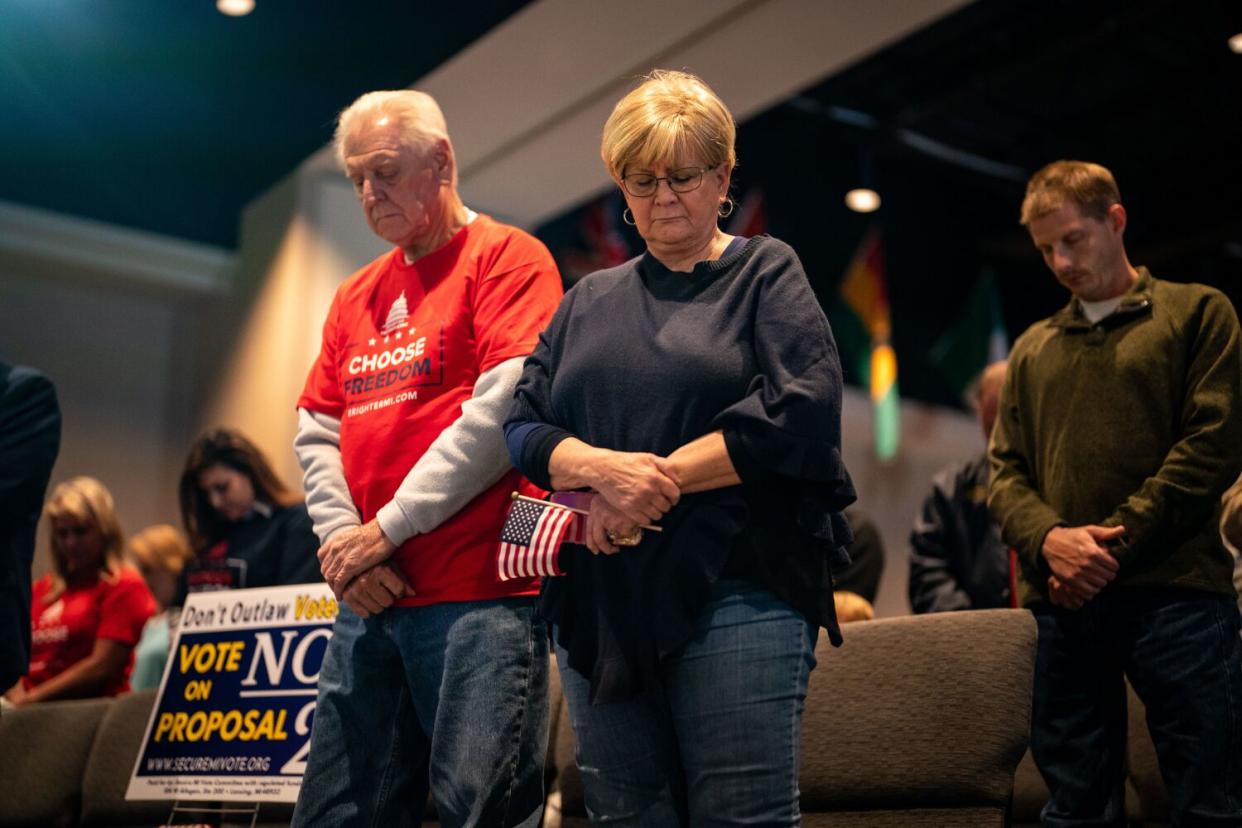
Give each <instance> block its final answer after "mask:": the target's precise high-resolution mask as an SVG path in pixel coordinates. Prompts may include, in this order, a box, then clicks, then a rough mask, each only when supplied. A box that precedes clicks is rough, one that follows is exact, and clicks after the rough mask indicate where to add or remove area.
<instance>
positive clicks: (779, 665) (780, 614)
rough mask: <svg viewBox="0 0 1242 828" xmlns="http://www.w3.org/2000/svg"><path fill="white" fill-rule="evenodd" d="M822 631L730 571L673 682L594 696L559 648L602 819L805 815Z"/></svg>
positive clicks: (670, 661)
mask: <svg viewBox="0 0 1242 828" xmlns="http://www.w3.org/2000/svg"><path fill="white" fill-rule="evenodd" d="M817 634H818V630H817V629H816V628H815V627H813V626H811V625H810V624H809V623H807V621H806V619H805V618H803V617H802V616H801V615H800V614H798V613H797V612H796V611H795V610H794V609H792V608H791V607H790V606H789V605H788V604H785V603H784V602H782V601H780V600H778V599H777V598H776V597H775V596H773V595H772V594H771V593H770V592H768V591H766V590H763V589H760V588H758V587H756V586H754V585H752V584H749V583H747V582H745V581H739V580H721V581H718V582H717V583H716V584H715V585H714V587H713V593H712V600H711V602H710V603H709V604H708V605H707V606H706V607H705V608H704V609H703V611H702V613H700V615H699V618H698V623H697V634H696V636H695V638H694V639H692V640H691V641H690V642H689V643H687V644H686V645H685V646H684V647H683V648H682V649H681V650H680V651H679V652H677V653H675V654H674V655H671V656H669V657H667V658H666V659H665V660H664V661H663V663H662V664H661V678H662V683H663V686H662V687H661V688H660V690H659V691H650V690H649V691H647V692H645V693H644V694H643V695H641V696H639V697H638V698H636V699H633V700H631V701H627V702H622V703H619V704H605V705H591V704H590V702H589V701H588V700H587V699H588V691H589V687H590V683H589V681H588V680H587V679H586V678H584V677H583V676H582V675H581V674H579V673H577V672H575V671H574V670H572V669H570V668H569V667H568V665H567V664H566V654H565V652H564V650H562V649H560V648H559V647H558V648H557V654H556V655H557V661H558V663H559V665H560V670H561V685H562V687H563V688H564V691H565V700H566V701H567V702H568V704H569V715H570V719H571V721H572V722H573V726H574V733H575V735H576V736H577V740H578V754H577V761H578V767H579V769H580V770H581V771H582V778H583V785H584V788H585V795H586V806H587V811H588V813H589V814H590V816H591V822H592V823H593V824H595V825H607V826H631V825H632V826H676V825H694V826H696V828H697V827H698V826H716V825H740V824H747V825H765V826H776V825H797V824H798V822H799V819H800V814H799V809H798V748H799V741H800V736H801V723H802V708H803V703H804V701H805V700H806V688H807V680H808V678H809V677H810V674H811V670H812V669H814V667H815V638H816V635H817Z"/></svg>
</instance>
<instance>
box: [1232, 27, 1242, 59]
mask: <svg viewBox="0 0 1242 828" xmlns="http://www.w3.org/2000/svg"><path fill="white" fill-rule="evenodd" d="M1229 48H1230V49H1231V50H1232V51H1233V52H1235V53H1236V54H1239V55H1242V32H1238V33H1237V34H1236V35H1234V36H1233V37H1231V38H1229Z"/></svg>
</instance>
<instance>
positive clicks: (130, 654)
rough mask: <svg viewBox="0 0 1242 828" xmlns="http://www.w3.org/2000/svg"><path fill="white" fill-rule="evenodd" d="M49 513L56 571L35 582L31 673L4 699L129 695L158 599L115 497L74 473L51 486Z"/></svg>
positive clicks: (25, 700)
mask: <svg viewBox="0 0 1242 828" xmlns="http://www.w3.org/2000/svg"><path fill="white" fill-rule="evenodd" d="M43 515H44V517H45V518H46V520H47V523H48V540H49V542H50V545H51V552H52V556H51V557H52V571H51V572H50V573H48V574H47V575H44V576H43V577H42V578H40V579H39V580H37V581H35V584H34V590H33V596H32V601H31V608H30V609H31V613H30V614H31V628H32V629H31V648H30V670H29V671H28V672H27V673H26V675H25V676H23V677H22V680H21V681H20V682H19V683H18V684H16V685H15V686H14V687H12V688H11V689H10V690H9V692H8V693H7V694H6V696H5V697H6V700H7V701H9V702H11V703H13V704H28V703H30V702H37V701H46V700H49V699H71V698H83V697H88V696H115V695H117V694H118V693H123V692H125V691H127V690H128V689H129V673H130V670H131V669H132V668H133V664H134V645H135V644H137V643H138V639H139V637H140V636H141V635H142V628H143V625H144V624H146V622H147V619H148V618H150V617H151V616H152V615H153V614H154V613H155V601H154V599H152V597H151V592H150V590H148V589H147V585H146V583H144V582H143V580H142V576H141V575H139V574H138V573H137V572H136V571H135V570H134V569H133V568H132V567H130V566H128V565H127V564H125V562H124V559H123V558H122V555H121V544H122V540H121V525H120V523H119V522H118V521H117V519H116V512H115V509H114V508H113V504H112V495H111V494H110V493H109V492H108V490H107V489H106V488H105V487H104V485H103V484H102V483H100V482H99V481H98V480H95V479H94V478H91V477H75V478H74V479H72V480H69V481H66V482H64V483H61V484H60V485H58V486H57V487H56V488H54V489H53V490H52V494H51V496H50V497H49V498H48V500H47V505H46V506H45V507H44V509H43Z"/></svg>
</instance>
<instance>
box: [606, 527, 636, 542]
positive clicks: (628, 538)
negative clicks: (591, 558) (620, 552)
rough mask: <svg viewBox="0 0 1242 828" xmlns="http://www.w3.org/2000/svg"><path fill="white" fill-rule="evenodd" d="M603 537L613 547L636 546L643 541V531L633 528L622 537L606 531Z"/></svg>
mask: <svg viewBox="0 0 1242 828" xmlns="http://www.w3.org/2000/svg"><path fill="white" fill-rule="evenodd" d="M604 535H605V536H606V537H607V538H608V542H609V543H611V544H613V545H614V546H638V544H639V543H641V542H642V539H643V530H642V529H640V528H638V527H635V528H634V530H633V531H632V532H627V533H626V534H624V535H622V534H619V533H617V532H613V531H607V532H604Z"/></svg>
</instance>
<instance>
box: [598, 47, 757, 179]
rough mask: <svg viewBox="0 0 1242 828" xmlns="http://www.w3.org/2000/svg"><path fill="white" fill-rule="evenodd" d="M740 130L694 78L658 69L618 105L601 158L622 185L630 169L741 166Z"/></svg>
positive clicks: (606, 128)
mask: <svg viewBox="0 0 1242 828" xmlns="http://www.w3.org/2000/svg"><path fill="white" fill-rule="evenodd" d="M736 136H737V126H736V125H735V124H734V123H733V115H732V114H731V113H730V112H729V109H728V107H726V106H725V105H724V102H723V101H721V100H720V98H719V97H717V95H716V93H715V92H713V91H712V90H711V87H710V86H708V85H707V84H706V83H704V82H703V81H702V79H701V78H699V77H697V76H695V75H692V74H690V73H689V72H676V71H672V70H668V69H656V70H655V71H653V72H652V73H651V74H649V75H647V76H646V78H644V80H643V82H642V83H641V84H640V85H639V86H638V87H637V88H636V89H634V90H633V91H632V92H630V93H629V94H628V95H626V96H625V97H624V98H622V99H621V100H620V101H618V102H617V105H616V106H615V107H614V108H613V110H612V114H611V115H609V116H608V121H607V122H606V123H605V124H604V137H603V141H602V143H601V144H600V156H601V157H602V158H603V159H604V166H606V167H607V168H608V174H609V175H611V176H612V178H613V180H614V181H616V182H618V183H619V182H620V181H621V177H622V176H623V175H625V171H626V169H627V168H629V167H641V168H643V169H652V168H654V167H655V166H657V165H659V164H661V163H663V164H666V165H667V164H673V163H676V161H677V159H679V158H688V157H695V158H699V159H702V163H703V165H704V166H706V167H717V166H721V165H724V166H725V167H726V168H727V169H729V170H732V169H733V168H734V167H735V166H736V165H737V153H736V152H735V151H734V148H733V144H734V140H735V138H736Z"/></svg>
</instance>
